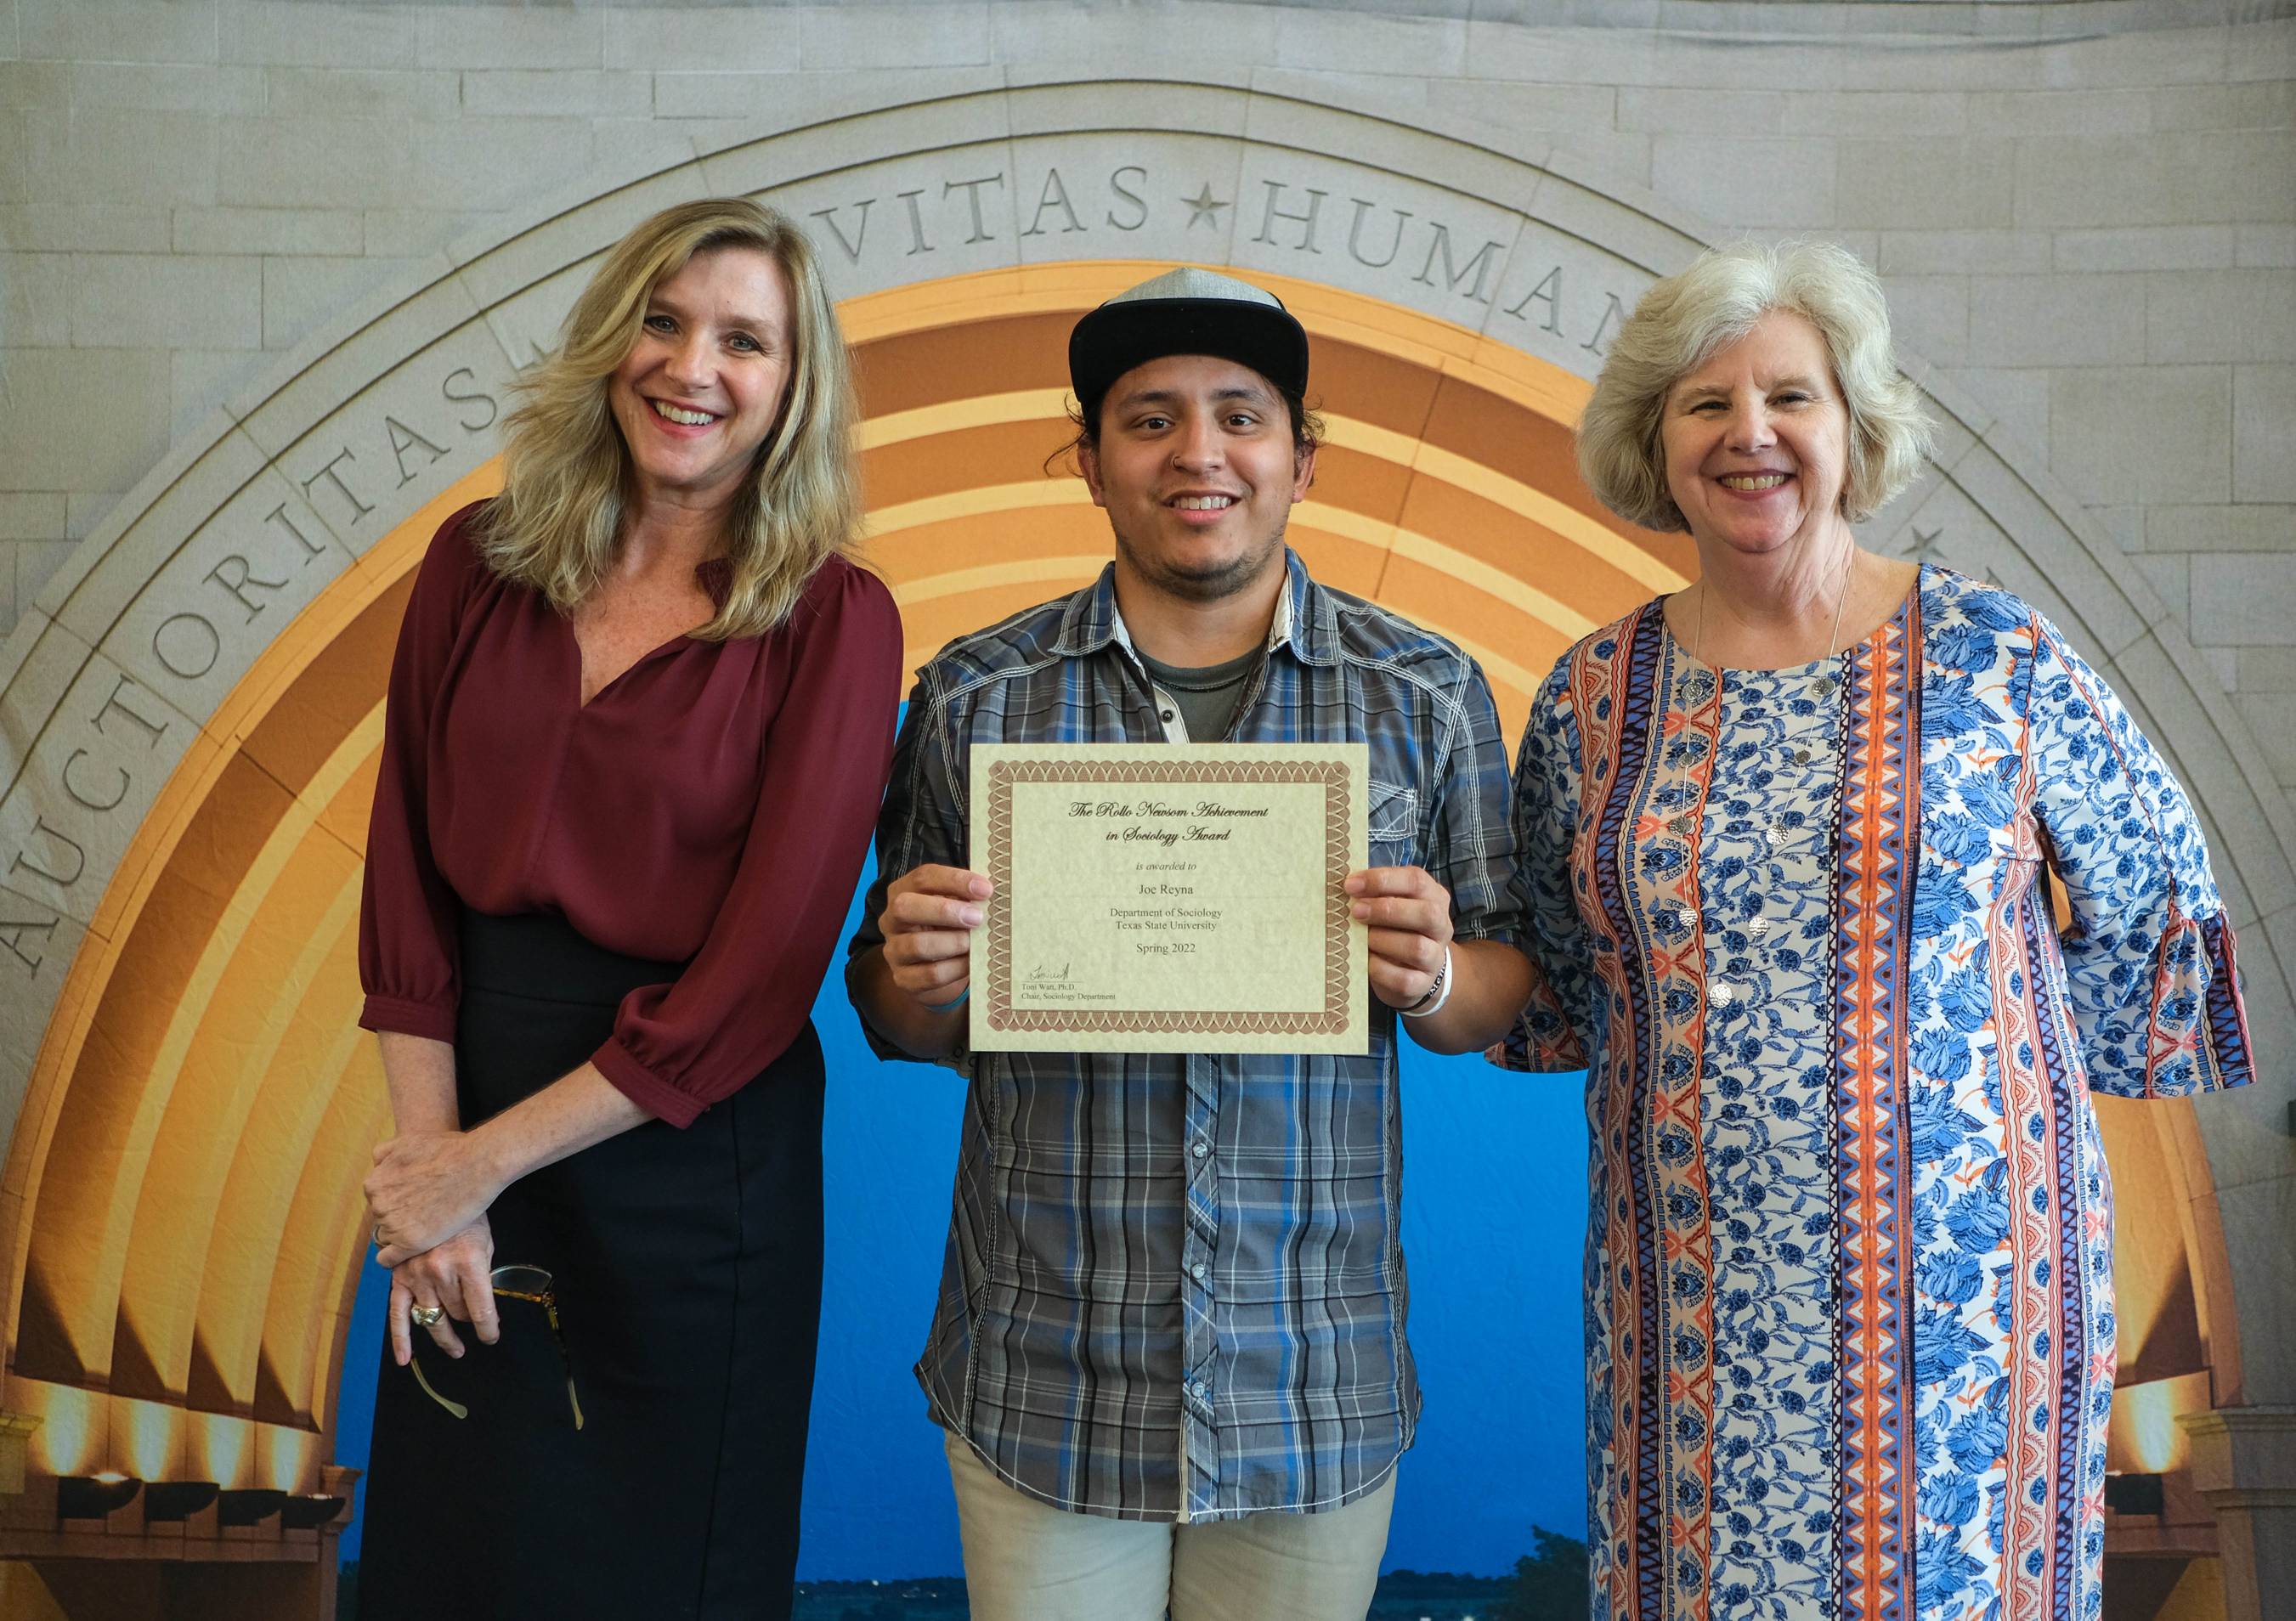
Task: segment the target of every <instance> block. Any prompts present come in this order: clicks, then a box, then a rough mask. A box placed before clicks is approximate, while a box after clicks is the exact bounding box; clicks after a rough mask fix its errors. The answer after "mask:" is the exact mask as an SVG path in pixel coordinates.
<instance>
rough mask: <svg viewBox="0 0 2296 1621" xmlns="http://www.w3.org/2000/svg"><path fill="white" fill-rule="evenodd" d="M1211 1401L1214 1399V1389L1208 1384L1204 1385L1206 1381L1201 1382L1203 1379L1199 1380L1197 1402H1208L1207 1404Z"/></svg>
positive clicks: (1197, 1383)
mask: <svg viewBox="0 0 2296 1621" xmlns="http://www.w3.org/2000/svg"><path fill="white" fill-rule="evenodd" d="M1211 1399H1212V1388H1211V1387H1210V1385H1207V1384H1206V1383H1204V1381H1203V1380H1201V1379H1198V1380H1197V1381H1196V1400H1198V1401H1200V1402H1207V1403H1208V1402H1210V1400H1211Z"/></svg>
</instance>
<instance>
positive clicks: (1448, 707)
mask: <svg viewBox="0 0 2296 1621" xmlns="http://www.w3.org/2000/svg"><path fill="white" fill-rule="evenodd" d="M1286 570H1287V580H1286V588H1285V591H1284V594H1283V597H1282V599H1281V601H1280V602H1279V605H1278V609H1277V612H1276V616H1275V623H1274V626H1272V628H1271V630H1270V633H1269V636H1268V652H1267V662H1266V664H1265V666H1264V667H1263V669H1262V672H1261V674H1260V675H1259V676H1258V677H1257V678H1256V680H1255V682H1254V684H1253V686H1252V688H1251V692H1250V695H1249V696H1248V697H1247V699H1246V700H1245V702H1244V704H1243V706H1242V709H1241V710H1240V711H1239V713H1238V715H1237V717H1236V720H1235V723H1234V726H1233V727H1232V728H1231V730H1230V733H1229V739H1230V740H1231V741H1254V742H1266V741H1287V742H1288V741H1363V742H1365V743H1368V744H1369V745H1370V748H1371V795H1370V798H1371V806H1370V815H1371V824H1370V834H1371V852H1370V854H1371V862H1372V864H1374V865H1376V866H1386V865H1411V864H1416V865H1419V866H1423V867H1424V868H1426V869H1427V871H1428V872H1431V873H1432V874H1433V875H1434V877H1435V878H1436V880H1438V881H1439V882H1440V883H1441V884H1443V885H1444V887H1445V888H1447V889H1449V890H1450V892H1451V895H1452V901H1453V917H1454V923H1455V927H1456V933H1457V935H1458V937H1460V938H1462V939H1504V940H1510V941H1512V940H1513V939H1514V938H1515V935H1516V918H1515V913H1514V912H1513V905H1512V903H1511V902H1510V900H1509V898H1508V879H1509V876H1510V872H1511V867H1512V856H1513V834H1512V832H1511V831H1510V828H1509V821H1508V816H1507V805H1506V795H1507V762H1506V757H1505V749H1503V747H1502V746H1501V743H1500V741H1499V737H1498V719H1497V713H1496V711H1495V710H1494V709H1493V708H1492V704H1491V698H1490V692H1489V689H1488V686H1487V685H1486V684H1485V682H1484V679H1483V675H1482V672H1481V671H1480V669H1478V668H1477V667H1475V664H1474V662H1473V661H1472V659H1469V658H1467V657H1466V655H1464V653H1462V652H1461V651H1459V650H1458V649H1457V648H1456V647H1455V646H1453V645H1452V644H1451V643H1448V642H1447V641H1445V640H1444V639H1442V638H1441V637H1439V636H1437V635H1434V634H1431V633H1430V632H1427V631H1424V630H1422V629H1420V628H1419V627H1418V626H1415V625H1412V624H1411V623H1409V622H1408V621H1406V620H1405V619H1402V618H1398V617H1397V616H1396V615H1394V614H1391V613H1390V612H1388V611H1386V610H1383V609H1381V608H1379V607H1376V606H1374V604H1372V603H1368V602H1363V601H1361V600H1359V599H1357V598H1355V597H1351V596H1348V595H1345V594H1341V593H1339V592H1336V591H1331V590H1327V589H1325V588H1324V587H1323V586H1321V585H1317V584H1316V583H1315V582H1314V581H1313V580H1311V579H1310V578H1308V572H1307V570H1306V569H1305V568H1304V567H1303V566H1302V565H1301V564H1300V560H1299V558H1298V557H1297V556H1296V555H1292V554H1291V553H1286ZM1150 741H1185V729H1184V726H1183V725H1181V723H1180V722H1179V718H1178V710H1177V706H1176V705H1174V704H1172V703H1171V702H1169V699H1168V698H1165V697H1163V696H1162V695H1160V694H1158V693H1157V692H1155V690H1154V689H1153V688H1152V685H1151V684H1150V680H1149V677H1148V675H1147V674H1146V672H1145V671H1144V667H1142V665H1141V663H1140V660H1139V659H1138V657H1137V655H1136V653H1135V652H1134V651H1133V649H1132V645H1131V642H1130V640H1129V638H1128V636H1127V635H1126V634H1125V630H1124V626H1123V623H1122V621H1121V619H1120V618H1119V616H1118V614H1117V610H1116V591H1115V572H1114V569H1112V568H1111V569H1107V570H1104V571H1103V573H1102V575H1101V577H1100V578H1099V579H1098V580H1097V581H1096V582H1095V583H1094V584H1093V585H1089V586H1087V587H1086V588H1085V589H1083V590H1081V591H1079V592H1078V593H1077V594H1075V595H1074V596H1072V597H1068V598H1064V599H1062V600H1059V601H1055V602H1047V603H1045V604H1043V605H1042V606H1040V607H1037V608H1034V609H1031V610H1029V611H1027V612H1025V613H1022V614H1020V615H1018V616H1016V617H1014V618H1011V619H1008V620H1006V621H1005V623H1003V624H1001V625H997V626H992V627H991V628H989V629H987V630H984V631H981V632H979V633H978V634H974V635H972V636H968V637H965V638H964V639H963V640H960V641H958V642H955V643H951V644H950V645H949V646H948V647H947V648H946V649H944V650H943V651H941V653H940V654H939V657H937V658H936V659H934V660H933V661H932V662H931V664H930V665H928V666H926V667H925V668H924V669H923V671H922V673H921V675H920V676H919V679H918V683H917V686H916V689H915V691H914V692H912V693H911V695H910V698H909V708H908V714H907V717H906V721H905V722H904V724H903V725H902V728H901V733H900V739H899V741H898V745H897V746H896V751H895V756H894V763H893V781H892V786H891V788H890V790H889V792H888V795H887V798H886V800H885V805H884V809H883V812H882V815H881V817H880V819H879V823H878V842H877V858H878V878H877V881H876V884H875V886H874V887H873V889H872V890H871V892H870V895H869V898H868V900H867V902H866V904H865V906H864V908H863V914H864V919H865V921H864V922H863V924H862V927H861V929H860V930H859V931H858V932H857V934H856V935H855V936H854V937H853V940H852V943H851V947H850V950H851V953H852V954H856V955H857V954H860V953H862V952H864V951H866V950H867V949H869V948H870V947H872V946H877V945H879V944H881V941H882V936H881V933H880V932H879V930H878V929H877V927H876V919H877V918H878V916H879V915H880V914H881V913H882V911H883V909H884V904H885V889H886V886H887V884H888V883H889V882H890V880H892V879H894V878H896V877H898V876H899V875H900V874H901V873H903V872H907V871H909V870H910V869H911V868H914V867H916V866H920V865H922V864H927V863H939V864H947V865H951V866H958V867H962V866H965V865H967V864H968V861H967V854H966V851H967V843H968V840H967V832H966V830H967V812H966V800H965V788H966V782H967V777H966V772H967V762H968V759H969V757H970V750H971V746H972V744H974V743H976V742H988V743H1004V742H1009V743H1043V742H1150ZM1372 1015H1373V1017H1372V1026H1371V1051H1370V1052H1369V1053H1368V1054H1365V1055H1364V1056H1361V1057H1327V1056H1308V1055H1298V1054H1251V1055H1234V1054H1231V1055H1207V1054H1184V1053H1170V1054H1151V1053H1128V1052H1061V1053H1024V1052H994V1053H980V1054H972V1053H966V1052H959V1053H958V1054H957V1055H956V1056H955V1057H954V1058H953V1059H951V1060H949V1062H950V1063H951V1064H952V1066H953V1067H955V1068H958V1069H960V1070H962V1071H964V1072H965V1073H966V1074H967V1075H969V1076H970V1077H971V1080H972V1085H971V1087H970V1090H969V1093H968V1095H967V1098H966V1102H965V1109H964V1129H963V1139H962V1143H961V1148H960V1154H959V1159H958V1164H957V1173H956V1188H955V1211H954V1214H953V1216H952V1219H951V1221H950V1224H949V1233H948V1248H947V1260H946V1262H945V1265H944V1269H943V1272H942V1275H941V1287H940V1297H939V1304H938V1306H937V1308H936V1309H935V1311H934V1314H933V1320H932V1328H931V1335H930V1337H929V1339H928V1340H927V1342H926V1345H925V1350H924V1354H923V1355H922V1358H921V1359H920V1360H919V1362H918V1363H917V1367H916V1375H917V1379H918V1382H919V1383H920V1384H921V1385H922V1387H923V1388H924V1390H925V1394H926V1396H928V1398H929V1399H930V1402H931V1409H932V1413H933V1416H934V1417H935V1418H936V1419H937V1420H939V1422H940V1423H941V1424H942V1425H944V1426H945V1427H946V1428H947V1429H950V1430H952V1431H954V1432H955V1434H957V1435H959V1436H961V1437H964V1439H965V1440H966V1441H968V1442H969V1443H970V1444H971V1445H972V1447H973V1448H974V1450H975V1451H976V1452H978V1453H979V1454H980V1457H981V1458H982V1459H983V1460H984V1461H986V1462H988V1465H989V1466H990V1467H991V1468H993V1469H994V1470H996V1472H997V1473H998V1475H1000V1476H1001V1477H1002V1478H1004V1479H1005V1480H1006V1481H1008V1482H1010V1483H1011V1484H1012V1485H1013V1486H1016V1487H1017V1488H1019V1489H1020V1490H1021V1491H1022V1492H1024V1493H1026V1494H1028V1495H1029V1496H1031V1497H1034V1498H1037V1499H1038V1500H1040V1501H1042V1502H1047V1503H1051V1504H1054V1505H1055V1506H1057V1507H1060V1508H1063V1509H1069V1510H1079V1511H1082V1512H1085V1513H1090V1514H1100V1515H1106V1516H1111V1517H1113V1518H1116V1519H1148V1520H1183V1521H1186V1520H1213V1519H1231V1518H1234V1517H1237V1516H1240V1515H1243V1514H1248V1513H1251V1512H1255V1511H1259V1510H1318V1509H1332V1508H1337V1507H1339V1506H1341V1505H1342V1504H1344V1503H1347V1502H1352V1501H1353V1500H1355V1499H1356V1498H1357V1497H1359V1496H1361V1495H1363V1494H1365V1492H1368V1491H1370V1490H1372V1489H1373V1488H1374V1487H1375V1486H1378V1485H1379V1484H1380V1483H1381V1481H1382V1479H1384V1478H1385V1477H1386V1475H1387V1473H1388V1471H1389V1470H1390V1469H1392V1468H1393V1467H1394V1464H1395V1461H1396V1459H1397V1458H1398V1456H1399V1455H1400V1454H1401V1453H1402V1452H1403V1450H1404V1449H1405V1448H1406V1447H1407V1446H1409V1445H1411V1441H1412V1434H1413V1430H1414V1429H1415V1425H1416V1423H1417V1420H1418V1414H1419V1388H1418V1382H1417V1379H1416V1377H1415V1372H1414V1370H1413V1366H1412V1360H1411V1352H1410V1348H1409V1347H1408V1346H1407V1345H1406V1342H1405V1339H1404V1318H1405V1315H1406V1309H1407V1306H1408V1301H1409V1295H1408V1289H1407V1287H1406V1281H1405V1278H1404V1266H1403V1251H1402V1248H1401V1245H1400V1242H1399V1240H1398V1220H1399V1216H1400V1211H1401V1197H1402V1193H1401V1181H1402V1169H1403V1157H1402V1142H1401V1137H1400V1132H1399V1129H1398V1109H1397V1086H1396V1051H1395V1043H1396V1038H1397V1032H1396V1028H1395V1016H1394V1015H1393V1014H1392V1013H1391V1012H1390V1011H1389V1010H1388V1009H1387V1008H1386V1007H1384V1006H1383V1005H1382V1004H1381V1003H1379V1001H1378V1000H1377V999H1376V998H1374V999H1373V1003H1372ZM868 1034H869V1039H870V1041H871V1043H872V1044H873V1045H874V1046H875V1048H876V1050H877V1051H878V1052H881V1053H882V1054H884V1055H885V1056H887V1057H890V1058H898V1057H901V1056H904V1055H903V1054H902V1053H900V1052H898V1050H897V1049H895V1048H893V1047H892V1046H890V1044H887V1043H885V1042H884V1041H883V1039H882V1038H881V1036H879V1035H878V1033H876V1032H875V1031H870V1032H869V1033H868Z"/></svg>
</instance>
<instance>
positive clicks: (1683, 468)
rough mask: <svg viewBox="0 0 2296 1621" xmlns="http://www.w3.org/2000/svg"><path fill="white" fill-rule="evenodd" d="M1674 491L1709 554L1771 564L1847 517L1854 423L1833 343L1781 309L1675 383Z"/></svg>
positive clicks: (1666, 448) (1668, 409) (1669, 445)
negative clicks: (1845, 485)
mask: <svg viewBox="0 0 2296 1621" xmlns="http://www.w3.org/2000/svg"><path fill="white" fill-rule="evenodd" d="M1659 442H1660V446H1661V450H1662V451H1663V453H1664V454H1665V458H1666V483H1667V492H1668V493H1669V495H1672V496H1673V497H1674V503H1675V505H1677V507H1680V508H1681V509H1682V515H1683V518H1684V519H1685V520H1686V521H1687V522H1688V524H1689V526H1690V532H1691V534H1692V536H1693V537H1695V538H1696V539H1697V540H1698V541H1699V542H1700V543H1701V544H1707V545H1722V546H1727V547H1729V548H1731V549H1732V550H1734V551H1737V552H1742V553H1768V552H1774V551H1776V550H1778V549H1779V548H1781V547H1783V546H1785V545H1786V544H1789V543H1791V542H1793V541H1795V540H1796V539H1797V538H1800V539H1803V540H1813V539H1816V538H1818V537H1819V536H1821V535H1822V534H1823V533H1824V532H1825V528H1826V527H1827V526H1828V525H1830V524H1831V523H1833V521H1834V520H1835V519H1837V518H1838V517H1839V515H1840V513H1841V486H1842V479H1843V477H1844V476H1845V474H1846V472H1847V470H1848V466H1849V410H1848V408H1847V407H1846V406H1845V405H1843V404H1842V401H1841V389H1839V388H1837V387H1836V386H1835V384H1834V381H1833V365H1832V364H1831V362H1830V361H1829V359H1828V357H1827V355H1826V349H1825V339H1824V338H1822V337H1821V336H1820V335H1819V334H1818V331H1817V328H1816V327H1815V326H1813V325H1811V324H1810V323H1809V322H1808V320H1806V319H1805V318H1803V317H1802V316H1800V315H1796V314H1794V313H1793V312H1792V311H1791V310H1783V309H1774V310H1772V311H1770V312H1769V313H1768V314H1767V315H1764V316H1763V317H1762V318H1761V319H1760V320H1759V321H1757V322H1756V323H1754V327H1753V330H1752V331H1751V332H1748V333H1747V334H1746V335H1745V336H1744V337H1743V338H1741V339H1739V340H1737V341H1736V342H1735V343H1732V344H1728V345H1726V346H1725V347H1723V348H1720V349H1718V350H1716V351H1715V353H1714V354H1713V355H1712V356H1710V357H1709V358H1708V359H1707V361H1706V363H1705V364H1702V365H1700V366H1697V367H1695V368H1693V370H1692V371H1691V372H1690V373H1688V374H1687V375H1685V377H1684V378H1683V379H1682V380H1681V381H1679V382H1677V383H1676V384H1675V385H1674V387H1673V389H1671V390H1669V393H1668V395H1667V397H1666V405H1665V410H1664V414H1663V416H1662V417H1661V419H1660V426H1659Z"/></svg>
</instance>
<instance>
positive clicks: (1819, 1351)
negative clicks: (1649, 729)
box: [1677, 659, 1841, 1621]
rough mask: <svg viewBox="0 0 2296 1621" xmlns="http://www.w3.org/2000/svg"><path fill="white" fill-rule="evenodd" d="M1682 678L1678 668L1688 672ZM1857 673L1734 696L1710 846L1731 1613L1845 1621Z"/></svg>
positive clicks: (1708, 917)
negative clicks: (1842, 997) (1838, 1193)
mask: <svg viewBox="0 0 2296 1621" xmlns="http://www.w3.org/2000/svg"><path fill="white" fill-rule="evenodd" d="M1677 668H1680V667H1679V666H1678V667H1677ZM1840 677H1841V661H1840V660H1839V659H1826V660H1824V661H1822V662H1820V663H1818V664H1814V665H1807V666H1801V667H1795V668H1792V669H1783V670H1734V671H1730V672H1727V673H1726V675H1725V676H1724V678H1723V687H1722V716H1721V723H1720V725H1721V732H1720V738H1719V741H1718V749H1717V752H1716V756H1715V770H1714V786H1713V790H1712V791H1711V792H1710V795H1709V796H1708V798H1707V801H1706V813H1705V821H1704V823H1703V826H1702V830H1701V833H1700V840H1699V857H1698V858H1699V866H1700V870H1701V872H1702V874H1703V877H1704V880H1705V884H1704V888H1703V890H1702V894H1701V896H1700V904H1701V907H1702V911H1703V913H1704V917H1703V919H1702V921H1703V924H1704V928H1705V945H1706V962H1707V970H1708V976H1709V978H1708V980H1707V1022H1706V1033H1707V1034H1706V1062H1705V1069H1704V1073H1703V1075H1702V1077H1701V1085H1700V1100H1699V1101H1700V1116H1701V1127H1702V1133H1703V1136H1704V1143H1703V1146H1704V1149H1705V1152H1706V1163H1707V1165H1708V1167H1709V1168H1710V1175H1709V1178H1708V1189H1709V1194H1708V1204H1709V1208H1710V1219H1711V1222H1712V1224H1713V1228H1714V1378H1715V1384H1716V1390H1715V1397H1714V1452H1715V1463H1716V1468H1715V1471H1714V1506H1713V1527H1714V1557H1713V1568H1712V1576H1711V1577H1710V1580H1711V1584H1712V1591H1713V1594H1714V1600H1715V1605H1716V1613H1717V1614H1718V1615H1720V1616H1728V1617H1750V1618H1752V1617H1759V1621H1805V1618H1807V1621H1830V1618H1831V1617H1833V1614H1834V1604H1833V1585H1834V1584H1833V1576H1834V1571H1833V1562H1832V1560H1831V1559H1830V1557H1829V1555H1830V1554H1831V1552H1832V1550H1833V1528H1834V1519H1835V1507H1836V1505H1835V1491H1834V1468H1833V1455H1834V1451H1835V1445H1836V1443H1835V1427H1836V1424H1837V1422H1838V1415H1837V1407H1838V1402H1837V1399H1836V1398H1837V1392H1836V1388H1835V1377H1836V1374H1835V1368H1834V1356H1833V1303H1834V1302H1833V1273H1834V1265H1835V1257H1834V1248H1835V1243H1834V1224H1833V1199H1832V1198H1831V1190H1832V1187H1833V1104H1832V1099H1831V1094H1830V1091H1829V1087H1830V1082H1831V1057H1832V1046H1831V1044H1830V1042H1829V1040H1828V1037H1827V1032H1826V1029H1825V1008H1826V1006H1827V1000H1828V998H1827V988H1826V984H1825V976H1826V973H1827V971H1828V970H1829V969H1830V967H1831V964H1832V955H1831V952H1830V949H1829V946H1830V943H1831V940H1832V937H1833V823H1832V819H1831V809H1832V806H1833V803H1834V798H1835V794H1836V791H1837V788H1838V782H1837V779H1838V776H1839V774H1840V772H1841V685H1840Z"/></svg>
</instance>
